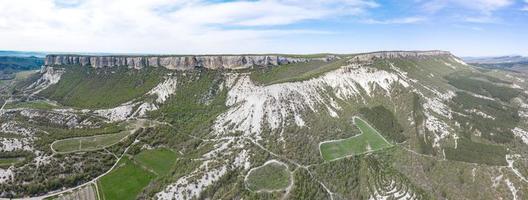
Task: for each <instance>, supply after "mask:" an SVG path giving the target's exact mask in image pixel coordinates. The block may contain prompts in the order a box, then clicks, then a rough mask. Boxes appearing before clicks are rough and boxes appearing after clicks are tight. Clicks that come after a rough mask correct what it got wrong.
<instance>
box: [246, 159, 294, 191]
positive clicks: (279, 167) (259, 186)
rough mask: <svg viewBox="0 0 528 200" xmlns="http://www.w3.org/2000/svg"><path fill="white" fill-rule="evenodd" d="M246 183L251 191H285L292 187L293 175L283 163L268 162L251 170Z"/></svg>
mask: <svg viewBox="0 0 528 200" xmlns="http://www.w3.org/2000/svg"><path fill="white" fill-rule="evenodd" d="M245 181H246V186H247V188H248V189H250V190H251V191H256V192H258V191H278V190H284V189H286V187H288V185H290V182H291V173H290V171H289V170H288V168H287V167H286V165H284V164H282V163H278V162H268V163H266V164H265V165H263V166H260V167H258V168H255V169H253V170H251V171H250V172H249V174H248V175H247V177H246V180H245Z"/></svg>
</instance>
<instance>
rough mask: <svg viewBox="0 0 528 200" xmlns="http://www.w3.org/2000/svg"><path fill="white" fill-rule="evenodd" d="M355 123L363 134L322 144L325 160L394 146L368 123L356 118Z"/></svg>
mask: <svg viewBox="0 0 528 200" xmlns="http://www.w3.org/2000/svg"><path fill="white" fill-rule="evenodd" d="M354 123H355V125H356V126H357V127H358V128H359V129H360V130H361V134H359V135H356V136H353V137H350V138H347V139H342V140H334V141H329V142H323V143H321V144H320V145H319V150H320V151H321V156H322V157H323V159H325V160H327V161H332V160H336V159H339V158H343V157H347V156H353V155H358V154H362V153H366V152H371V151H376V150H380V149H384V148H387V147H390V146H392V145H391V144H390V143H388V142H387V141H386V140H385V138H383V137H382V136H381V134H380V133H378V131H376V130H375V129H374V128H372V127H371V126H370V125H369V124H368V123H367V122H365V121H363V120H362V119H360V118H358V117H355V118H354Z"/></svg>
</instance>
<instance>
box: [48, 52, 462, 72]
mask: <svg viewBox="0 0 528 200" xmlns="http://www.w3.org/2000/svg"><path fill="white" fill-rule="evenodd" d="M441 55H451V53H449V52H447V51H382V52H371V53H363V54H354V55H353V56H352V57H351V59H350V60H349V61H350V62H365V61H370V60H372V59H374V58H406V57H418V58H420V57H424V56H441ZM451 56H452V55H451ZM337 58H339V57H338V56H335V55H327V56H322V57H315V58H313V57H292V56H283V55H189V56H166V55H163V56H143V55H137V56H133V55H130V56H127V55H105V56H97V55H66V54H64V55H60V54H57V55H48V56H46V60H45V65H46V66H54V65H82V66H92V67H94V68H103V67H117V66H128V67H130V68H136V69H140V68H144V67H165V68H167V69H171V70H190V69H194V68H207V69H247V68H252V67H256V66H278V65H283V64H290V63H299V62H308V61H313V60H320V61H325V62H328V61H331V60H334V59H337Z"/></svg>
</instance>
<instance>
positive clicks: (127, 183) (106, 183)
mask: <svg viewBox="0 0 528 200" xmlns="http://www.w3.org/2000/svg"><path fill="white" fill-rule="evenodd" d="M154 178H156V175H155V174H154V173H151V172H149V171H148V170H146V169H144V168H143V167H141V166H140V165H138V164H136V163H134V162H133V161H132V160H130V159H128V158H127V157H126V156H125V157H123V159H121V161H119V164H118V166H117V167H116V168H115V169H114V170H112V172H110V173H108V174H107V175H106V176H103V177H101V179H99V180H98V182H97V184H99V193H100V194H101V196H102V197H101V198H102V199H104V200H114V199H115V200H127V199H136V196H137V195H138V194H139V193H140V192H141V190H142V189H143V188H144V187H146V186H147V185H148V184H149V183H150V181H151V180H153V179H154Z"/></svg>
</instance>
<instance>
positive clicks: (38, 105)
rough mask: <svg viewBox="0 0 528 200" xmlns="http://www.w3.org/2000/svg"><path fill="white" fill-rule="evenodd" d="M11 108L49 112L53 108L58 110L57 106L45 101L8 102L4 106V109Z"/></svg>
mask: <svg viewBox="0 0 528 200" xmlns="http://www.w3.org/2000/svg"><path fill="white" fill-rule="evenodd" d="M11 108H31V109H41V110H50V109H53V108H58V106H56V105H53V104H50V103H49V102H46V101H41V100H36V101H17V102H10V103H8V104H6V105H5V109H11Z"/></svg>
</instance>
